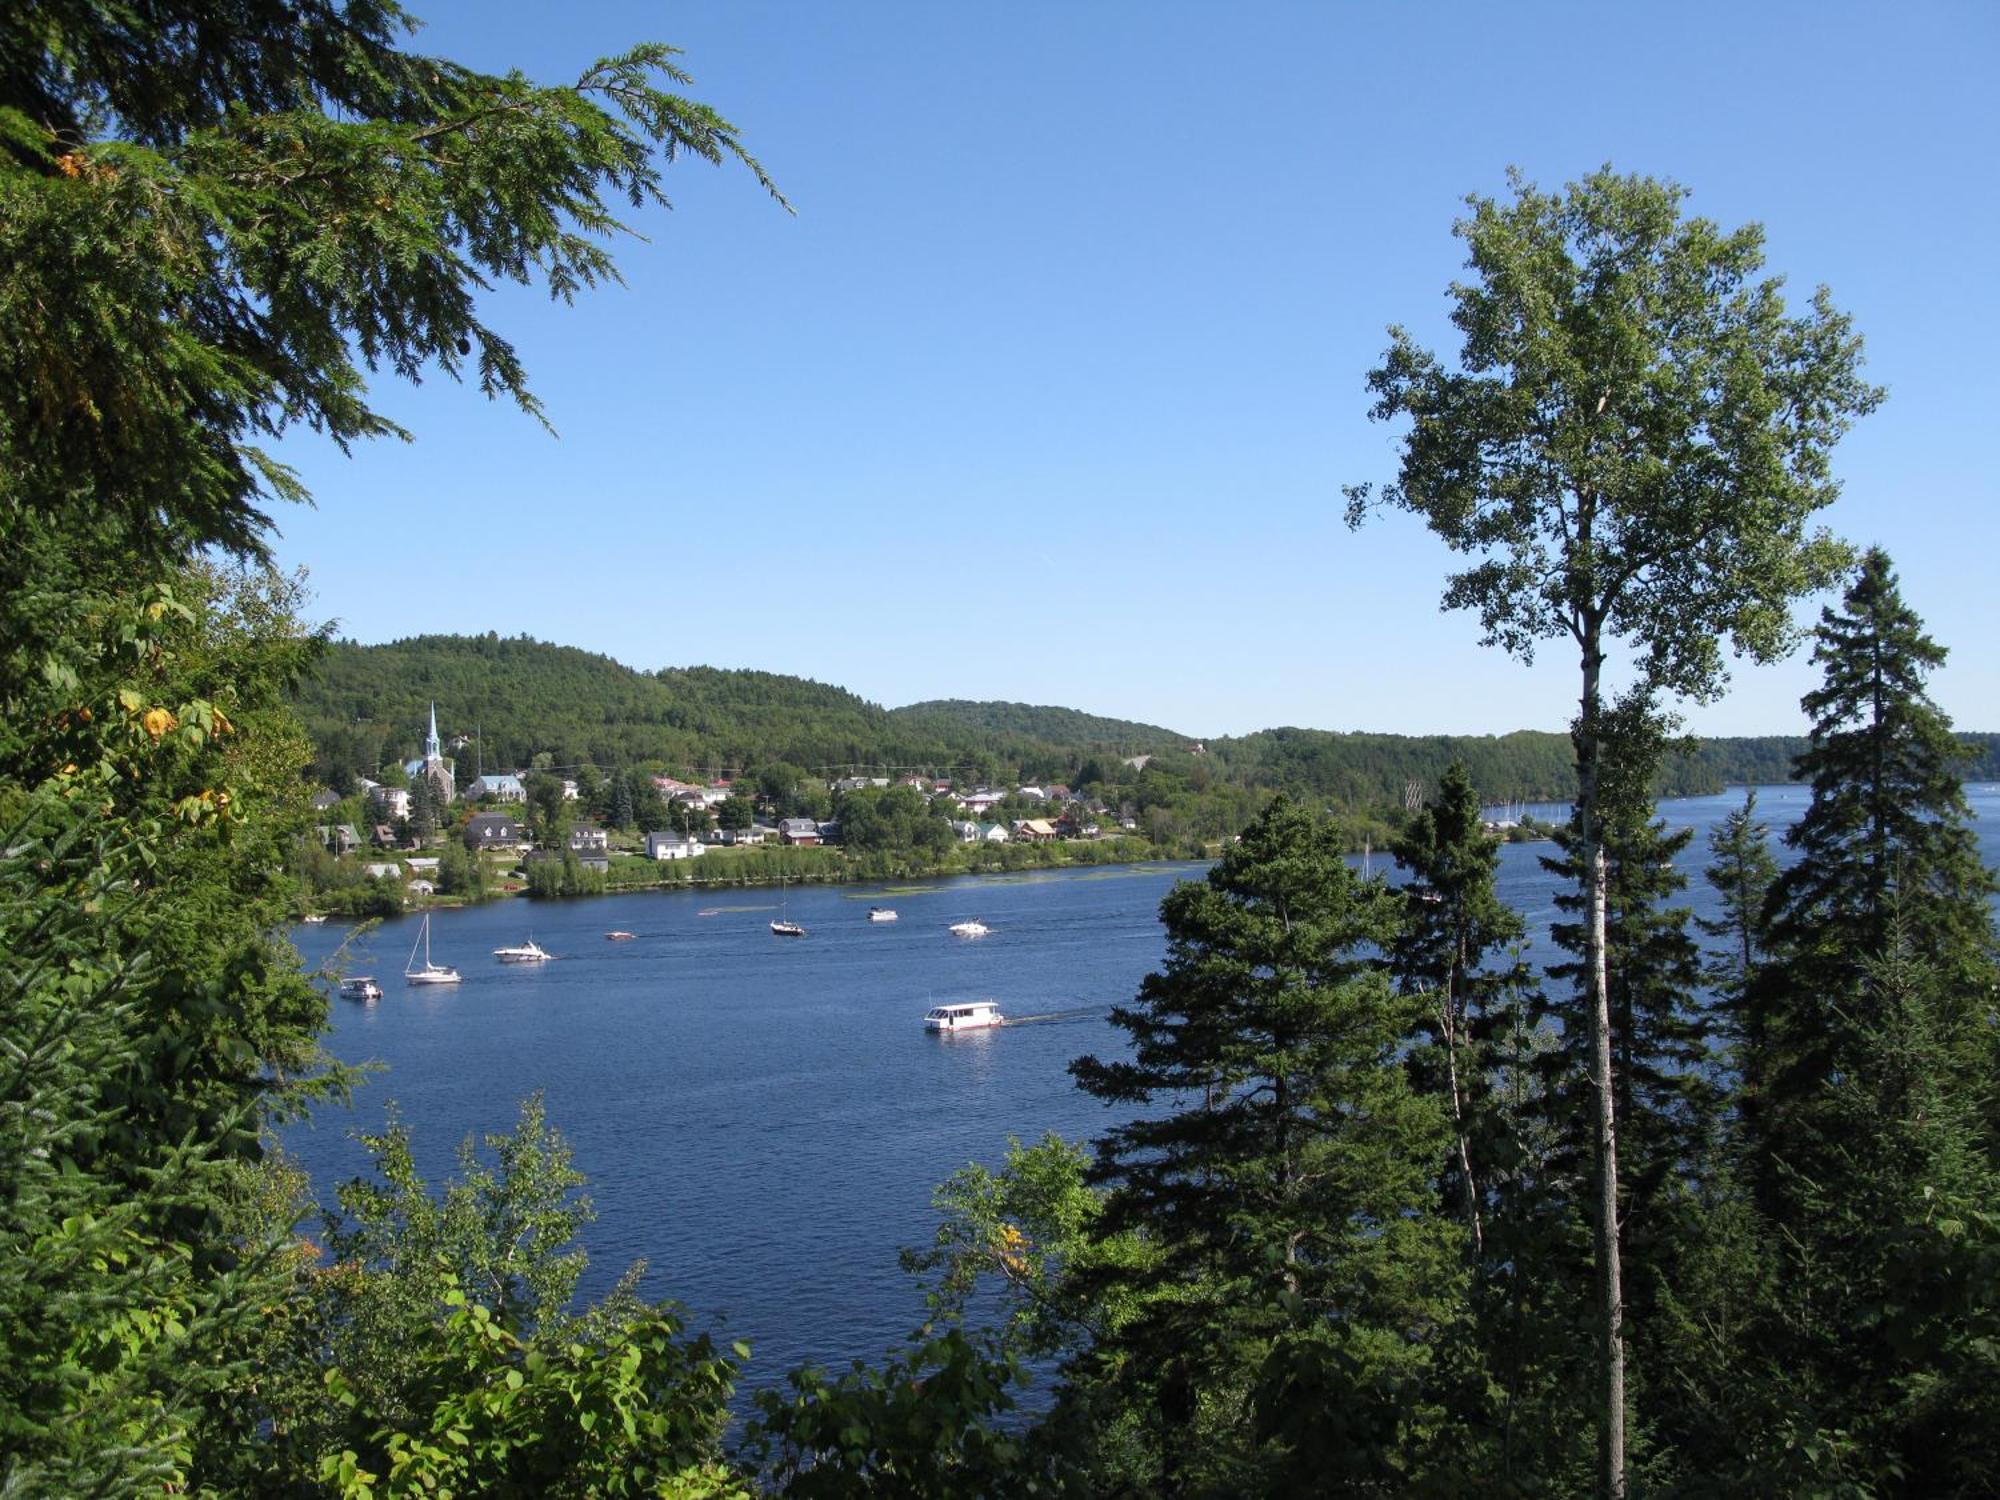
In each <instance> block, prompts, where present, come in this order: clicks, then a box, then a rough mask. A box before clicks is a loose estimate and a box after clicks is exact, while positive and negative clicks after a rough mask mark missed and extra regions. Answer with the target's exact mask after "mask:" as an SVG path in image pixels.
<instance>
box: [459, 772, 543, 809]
mask: <svg viewBox="0 0 2000 1500" xmlns="http://www.w3.org/2000/svg"><path fill="white" fill-rule="evenodd" d="M465 800H466V801H468V802H484V801H488V800H491V801H494V802H526V801H527V800H528V789H527V787H526V786H524V785H523V784H522V782H521V778H520V777H519V776H517V775H511V774H494V775H489V776H478V777H475V778H473V782H472V784H471V785H470V786H468V787H467V788H466V789H465Z"/></svg>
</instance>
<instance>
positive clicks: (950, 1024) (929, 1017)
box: [924, 1000, 1007, 1031]
mask: <svg viewBox="0 0 2000 1500" xmlns="http://www.w3.org/2000/svg"><path fill="white" fill-rule="evenodd" d="M1006 1024H1007V1018H1006V1017H1005V1016H1003V1015H1001V1014H1000V1007H999V1006H998V1005H996V1004H995V1003H994V1002H993V1001H991V1000H968V1001H966V1002H964V1003H962V1004H959V1005H934V1006H932V1007H931V1008H930V1009H929V1010H928V1011H926V1012H925V1013H924V1029H925V1030H926V1031H981V1030H984V1029H985V1028H986V1027H988V1026H1005V1025H1006Z"/></svg>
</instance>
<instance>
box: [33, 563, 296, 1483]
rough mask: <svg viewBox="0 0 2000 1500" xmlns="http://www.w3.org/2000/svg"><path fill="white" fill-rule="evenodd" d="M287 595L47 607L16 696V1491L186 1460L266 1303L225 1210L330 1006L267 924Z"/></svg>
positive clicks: (202, 578)
mask: <svg viewBox="0 0 2000 1500" xmlns="http://www.w3.org/2000/svg"><path fill="white" fill-rule="evenodd" d="M292 597H293V596H292V592H291V586H290V585H289V584H288V583H287V582H286V581H284V580H281V579H275V578H270V577H266V576H263V575H256V574H251V575H233V574H228V573H224V572H220V571H216V570H212V569H191V570H183V571H182V572H181V573H180V574H178V575H177V576H176V577H175V578H174V580H173V582H172V583H171V584H168V583H160V584H156V585H151V586H145V587H135V588H131V589H130V590H129V591H128V590H122V589H117V588H113V587H106V588H103V589H100V590H98V591H96V592H94V593H93V594H92V595H91V596H90V597H89V598H88V601H87V608H86V609H83V610H81V611H79V612H78V613H75V614H70V615H66V616H65V617H63V619H62V620H61V621H60V622H56V621H45V622H44V625H45V627H47V626H51V625H57V624H58V623H59V624H60V629H59V630H54V629H52V630H49V631H48V633H47V634H46V635H45V636H44V637H43V645H44V646H45V648H46V649H47V653H48V654H47V655H46V656H45V657H44V659H43V662H44V666H45V670H44V671H43V672H42V673H41V674H40V675H39V676H38V677H31V676H28V675H26V674H18V673H15V674H10V675H9V676H8V677H7V678H6V680H5V683H4V690H5V692H6V695H7V706H8V710H9V711H8V713H7V715H6V716H5V717H6V722H7V723H8V725H9V726H10V731H11V732H10V733H9V735H8V744H7V751H8V755H7V758H6V761H5V763H4V766H0V850H4V853H0V952H5V953H6V954H7V963H6V965H5V970H6V972H5V974H4V976H0V1036H4V1041H5V1045H4V1047H0V1183H4V1185H5V1186H4V1188H0V1195H4V1203H5V1207H6V1211H5V1212H4V1213H0V1369H4V1374H0V1433H4V1441H0V1454H4V1457H0V1487H4V1488H7V1489H9V1490H18V1491H20V1492H24V1493H41V1492H52V1493H84V1492H108V1493H123V1492H126V1491H128V1490H131V1489H134V1488H143V1487H147V1486H151V1487H153V1488H158V1487H159V1486H160V1485H161V1484H163V1483H167V1482H171V1481H172V1480H174V1479H175V1478H177V1477H178V1476H179V1475H181V1474H183V1473H185V1470H186V1464H187V1461H188V1455H189V1449H190V1438H189V1433H190V1430H191V1428H192V1426H193V1425H194V1423H195V1421H196V1420H197V1417H198V1415H199V1412H200V1411H201V1409H202V1407H203V1405H204V1404H205V1403H207V1402H209V1401H212V1400H214V1399H216V1397H217V1395H218V1393H219V1392H221V1391H222V1390H223V1389H225V1388H226V1387H227V1385H228V1384H229V1382H230V1381H231V1380H232V1379H234V1378H236V1377H237V1375H238V1374H239V1371H238V1369H237V1367H236V1365H235V1363H234V1360H233V1359H232V1358H231V1356H230V1345H231V1342H232V1340H233V1338H234V1337H235V1335H236V1331H237V1330H238V1329H239V1327H240V1325H241V1324H242V1323H243V1322H244V1320H246V1319H254V1317H255V1308H256V1306H257V1305H258V1303H259V1302H260V1301H261V1300H262V1299H263V1298H265V1297H266V1296H267V1295H268V1288H269V1285H270V1283H271V1278H272V1276H273V1274H274V1271H273V1262H274V1259H275V1257H276V1255H277V1250H278V1243H277V1239H276V1237H272V1236H263V1237H258V1238H254V1239H253V1238H241V1237H239V1236H238V1234H237V1229H236V1226H235V1225H234V1223H233V1221H232V1219H231V1216H230V1213H229V1204H230V1202H231V1200H232V1198H233V1196H234V1195H235V1193H236V1191H237V1185H238V1183H239V1182H240V1181H241V1180H242V1178H243V1176H244V1174H246V1173H247V1172H249V1171H250V1170H251V1169H252V1167H253V1165H254V1163H255V1161H256V1159H257V1156H258V1142H257V1130H258V1125H259V1122H260V1119H261V1118H263V1117H264V1115H265V1114H266V1113H267V1112H270V1111H274V1110H283V1109H289V1108H292V1107H295V1106H296V1105H297V1104H298V1103H299V1102H300V1100H301V1097H302V1089H303V1088H304V1087H305V1083H304V1075H309V1074H310V1073H311V1071H312V1070H313V1068H314V1066H315V1062H316V1058H317V1050H316V1046H315V1041H314V1038H315V1035H316V1033H317V1030H318V1027H319V1025H320V1023H321V1020H322V1018H323V1015H324V1001H323V1000H322V999H321V998H320V997H319V996H318V995H317V994H316V993H315V992H314V991H313V990H312V989H311V987H310V986H309V985H307V983H306V982H305V981H304V979H303V978H302V977H301V976H300V975H299V974H298V973H297V970H296V959H295V957H294V956H293V955H292V954H291V951H290V949H289V948H288V947H286V946H285V945H284V944H283V942H282V940H281V939H277V938H274V937H273V936H272V932H273V931H274V929H275V928H276V927H277V926H278V924H279V923H280V922H281V921H282V919H283V917H284V916H285V915H286V913H287V911H288V910H289V908H290V906H291V890H290V888H289V887H288V886H287V885H286V884H285V883H284V881H283V880H282V878H281V877H280V876H279V874H278V864H279V859H278V854H279V851H280V850H281V849H282V848H283V846H284V843H285V841H286V839H287V838H288V836H289V835H290V833H291V831H292V830H294V829H296V828H298V827H300V826H301V824H302V823H303V821H304V817H305V815H306V808H305V804H304V800H303V797H302V796H301V795H300V793H299V792H298V790H297V787H298V786H299V783H298V781H297V772H298V768H299V767H300V766H301V765H302V763H303V750H304V746H303V743H302V741H301V740H300V739H299V737H298V736H297V734H296V732H295V731H293V730H292V729H291V728H290V726H289V724H288V722H287V720H286V717H285V714H284V711H283V707H282V698H283V694H284V692H285V690H286V688H287V686H288V683H289V680H290V678H291V677H292V676H293V675H294V674H295V673H296V671H297V670H298V667H299V664H300V663H301V662H302V660H303V659H304V658H305V656H306V655H308V654H309V653H310V650H311V649H312V643H311V640H310V638H309V637H307V636H305V635H304V634H303V633H302V632H301V631H300V630H299V628H298V626H297V624H296V621H295V620H294V618H293V616H292V614H291V612H290V611H291V600H292ZM18 602H20V601H19V600H18V599H17V600H10V601H7V602H6V603H5V604H0V611H5V610H10V609H11V608H12V607H13V605H14V604H16V603H18ZM79 602H82V601H79ZM14 639H15V640H17V641H18V640H19V637H18V636H17V637H15V638H14ZM15 660H18V658H16V659H15ZM11 665H12V663H10V666H11Z"/></svg>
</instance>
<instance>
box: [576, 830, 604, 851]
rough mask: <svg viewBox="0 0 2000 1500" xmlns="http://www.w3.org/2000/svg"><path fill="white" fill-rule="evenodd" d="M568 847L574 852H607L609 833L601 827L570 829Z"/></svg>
mask: <svg viewBox="0 0 2000 1500" xmlns="http://www.w3.org/2000/svg"><path fill="white" fill-rule="evenodd" d="M569 847H570V850H571V852H572V853H576V854H608V853H610V852H611V835H610V834H608V833H606V832H605V831H604V830H603V829H602V828H577V829H572V830H571V831H570V836H569Z"/></svg>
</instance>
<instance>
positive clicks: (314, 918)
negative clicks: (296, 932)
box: [299, 911, 326, 927]
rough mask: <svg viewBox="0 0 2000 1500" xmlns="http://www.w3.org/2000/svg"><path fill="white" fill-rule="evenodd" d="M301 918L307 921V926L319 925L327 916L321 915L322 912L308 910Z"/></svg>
mask: <svg viewBox="0 0 2000 1500" xmlns="http://www.w3.org/2000/svg"><path fill="white" fill-rule="evenodd" d="M299 920H300V921H301V922H303V923H305V924H306V926H308V927H317V926H319V924H320V923H322V922H324V921H325V920H326V918H325V917H324V916H322V915H320V913H318V912H316V911H313V912H307V913H306V914H305V915H304V916H303V917H300V918H299Z"/></svg>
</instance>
